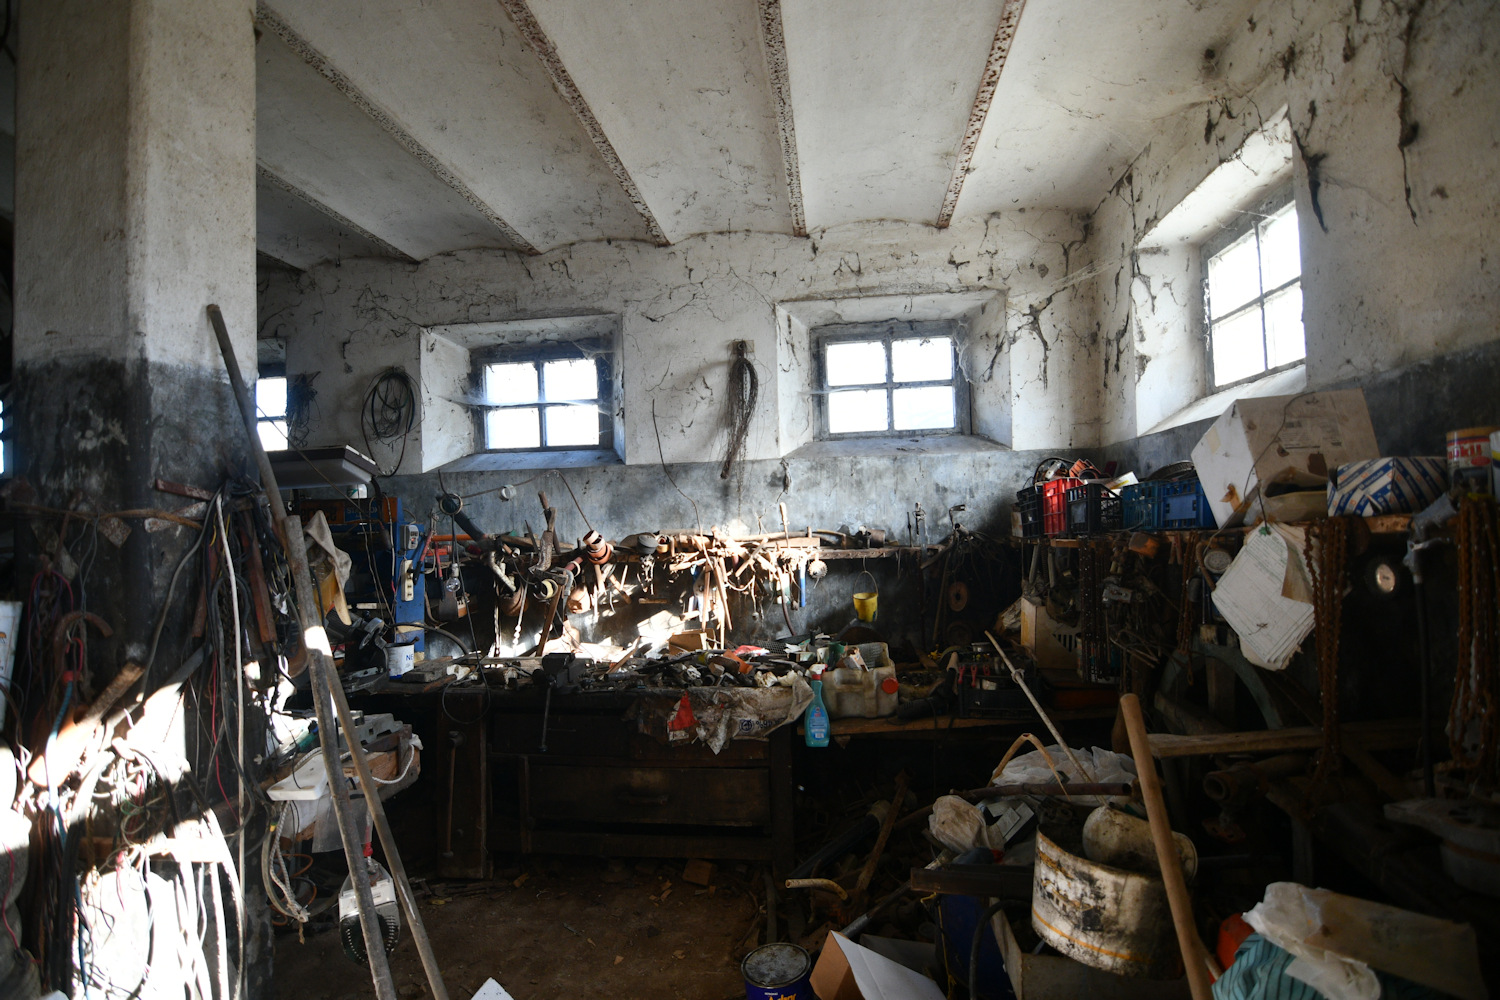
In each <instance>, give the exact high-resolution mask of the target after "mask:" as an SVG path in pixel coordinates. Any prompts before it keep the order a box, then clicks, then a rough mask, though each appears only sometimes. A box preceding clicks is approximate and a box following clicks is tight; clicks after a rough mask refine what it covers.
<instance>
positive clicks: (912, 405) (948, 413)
mask: <svg viewBox="0 0 1500 1000" xmlns="http://www.w3.org/2000/svg"><path fill="white" fill-rule="evenodd" d="M891 415H892V423H893V424H894V425H895V427H896V430H898V431H930V430H940V429H946V428H949V427H952V426H953V387H952V386H946V385H934V386H927V387H925V388H922V389H897V390H895V391H894V392H892V393H891Z"/></svg>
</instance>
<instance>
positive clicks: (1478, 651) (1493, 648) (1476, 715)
mask: <svg viewBox="0 0 1500 1000" xmlns="http://www.w3.org/2000/svg"><path fill="white" fill-rule="evenodd" d="M1496 509H1497V508H1496V503H1495V500H1494V498H1492V497H1480V496H1474V495H1470V496H1467V497H1465V498H1464V499H1463V501H1462V502H1461V503H1460V504H1459V508H1458V532H1457V537H1456V539H1455V542H1456V546H1457V549H1458V669H1457V672H1456V674H1455V676H1454V679H1453V702H1452V705H1451V707H1450V708H1449V711H1448V744H1449V748H1450V750H1451V751H1452V753H1453V760H1454V762H1455V763H1456V764H1458V766H1460V767H1461V768H1463V769H1464V771H1465V772H1466V774H1467V776H1468V779H1469V781H1470V782H1471V783H1476V784H1479V785H1482V786H1484V787H1486V788H1493V787H1494V786H1495V784H1496V782H1497V779H1500V739H1497V736H1500V704H1497V701H1496V692H1497V688H1500V683H1497V681H1500V607H1497V601H1500V545H1497V528H1496Z"/></svg>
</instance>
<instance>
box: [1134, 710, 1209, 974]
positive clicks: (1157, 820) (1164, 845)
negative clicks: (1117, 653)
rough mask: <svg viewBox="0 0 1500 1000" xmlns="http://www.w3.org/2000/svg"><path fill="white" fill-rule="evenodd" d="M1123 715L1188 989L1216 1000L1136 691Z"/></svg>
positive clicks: (1205, 954)
mask: <svg viewBox="0 0 1500 1000" xmlns="http://www.w3.org/2000/svg"><path fill="white" fill-rule="evenodd" d="M1120 714H1121V715H1122V716H1124V717H1125V731H1126V732H1127V733H1129V734H1130V755H1131V756H1132V757H1134V758H1135V772H1136V778H1137V780H1138V781H1139V782H1140V786H1141V798H1142V799H1143V800H1144V801H1145V803H1146V818H1147V819H1148V820H1149V821H1150V823H1151V840H1152V841H1153V842H1154V843H1155V844H1156V862H1157V864H1158V865H1159V866H1160V868H1161V880H1162V883H1163V884H1164V885H1165V886H1166V889H1167V903H1168V905H1170V906H1171V908H1172V923H1173V925H1174V926H1175V927H1176V928H1177V946H1178V947H1179V948H1181V949H1182V966H1183V969H1184V970H1186V972H1187V981H1188V988H1189V989H1190V990H1192V993H1193V1000H1213V993H1214V988H1213V981H1212V980H1211V979H1210V978H1209V975H1208V963H1207V961H1206V959H1207V953H1206V951H1205V949H1204V947H1203V940H1202V939H1201V938H1199V937H1198V929H1197V927H1195V926H1194V924H1193V901H1192V899H1191V898H1190V897H1189V896H1188V889H1187V879H1185V878H1183V875H1182V858H1181V857H1180V856H1179V855H1178V853H1177V844H1176V843H1175V842H1174V840H1173V838H1172V825H1171V824H1170V823H1168V822H1167V803H1166V800H1165V799H1163V798H1162V794H1161V781H1160V779H1158V778H1157V776H1156V759H1155V758H1153V757H1152V756H1151V741H1150V740H1149V739H1147V737H1146V719H1145V717H1144V716H1143V715H1141V701H1140V699H1139V698H1137V697H1136V696H1135V695H1133V694H1127V695H1122V696H1121V698H1120Z"/></svg>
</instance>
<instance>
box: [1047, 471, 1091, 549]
mask: <svg viewBox="0 0 1500 1000" xmlns="http://www.w3.org/2000/svg"><path fill="white" fill-rule="evenodd" d="M1082 485H1083V480H1082V479H1049V480H1047V482H1046V483H1044V484H1043V485H1042V532H1043V534H1045V535H1047V536H1048V537H1049V538H1051V537H1056V536H1057V535H1063V534H1066V533H1067V531H1068V490H1070V489H1072V488H1073V487H1074V486H1082Z"/></svg>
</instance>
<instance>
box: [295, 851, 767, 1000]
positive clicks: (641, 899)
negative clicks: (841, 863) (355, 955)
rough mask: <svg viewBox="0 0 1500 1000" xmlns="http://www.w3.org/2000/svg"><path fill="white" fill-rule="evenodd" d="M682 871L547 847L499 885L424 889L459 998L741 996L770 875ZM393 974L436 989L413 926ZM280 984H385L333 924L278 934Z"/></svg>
mask: <svg viewBox="0 0 1500 1000" xmlns="http://www.w3.org/2000/svg"><path fill="white" fill-rule="evenodd" d="M682 874H683V862H681V861H668V860H663V861H644V862H637V861H633V860H627V861H612V862H606V861H603V860H598V859H587V858H542V859H539V860H538V859H529V860H528V861H527V863H526V865H525V867H524V868H516V867H512V868H510V869H504V868H501V870H500V873H499V874H498V875H497V876H496V878H495V879H494V880H493V881H490V882H448V883H433V884H432V885H431V886H430V888H431V889H432V890H433V891H432V893H431V894H430V895H428V894H426V893H424V886H423V884H422V883H417V886H416V888H417V893H418V895H419V896H424V895H425V896H426V898H424V899H422V900H421V902H420V906H421V912H422V919H423V921H424V922H425V924H426V926H427V933H428V936H429V937H430V938H431V940H432V943H433V950H434V952H435V953H436V955H437V960H438V964H439V966H440V967H441V968H442V971H443V978H444V981H445V982H446V984H447V987H448V993H449V995H450V997H452V1000H469V998H470V997H472V996H473V995H474V992H475V991H476V990H478V989H479V987H480V985H481V984H482V983H483V982H484V981H485V979H487V978H494V979H495V981H496V982H498V983H499V984H500V985H501V986H504V987H505V988H506V989H507V990H509V991H510V993H511V995H512V996H513V997H515V1000H553V998H570V1000H571V998H576V997H587V996H615V997H645V996H650V997H653V998H682V1000H721V998H723V1000H728V998H736V1000H738V998H742V997H743V996H744V995H745V991H744V986H743V984H742V982H741V980H740V974H739V960H740V957H741V956H742V955H743V954H744V952H745V951H747V950H748V949H749V948H751V947H753V946H754V945H755V943H756V942H757V941H758V936H757V935H756V933H755V932H753V931H752V930H751V927H752V924H753V925H754V926H755V927H756V928H757V929H758V928H759V927H760V926H761V924H762V923H763V920H764V918H763V916H762V910H761V906H760V902H759V900H758V898H757V895H756V891H755V887H758V886H762V885H763V882H762V881H761V874H760V872H759V870H758V869H755V868H754V867H748V868H741V869H740V870H736V866H735V864H734V863H732V862H730V863H726V864H724V865H721V866H720V867H719V869H718V871H717V872H716V874H715V875H714V878H713V890H712V891H710V890H709V889H707V888H704V887H703V886H699V885H693V884H690V883H687V882H685V881H683V878H682ZM517 882H519V885H517V884H516V883H517ZM760 892H764V890H763V889H761V890H760ZM742 942H743V943H742ZM391 971H392V973H393V975H394V977H395V982H396V987H397V992H398V994H399V995H400V996H401V997H402V998H403V1000H417V998H420V997H424V996H429V995H430V993H429V991H428V990H427V988H426V980H425V977H424V976H423V974H422V966H421V962H420V960H419V959H418V957H417V953H416V949H415V947H413V945H412V941H411V933H410V931H409V930H408V929H403V930H402V934H401V943H400V944H399V945H398V946H397V948H396V951H395V953H394V955H393V956H392V958H391ZM275 984H276V997H277V1000H294V998H295V1000H355V998H364V997H373V996H374V995H375V993H374V989H373V987H372V986H371V984H370V977H369V973H368V972H366V971H365V970H364V969H363V968H362V967H360V966H356V965H354V964H353V963H351V962H350V961H349V960H348V959H347V958H346V957H344V954H343V949H342V947H341V946H340V944H339V940H338V934H337V933H336V932H335V931H332V930H329V931H325V932H323V933H319V934H309V935H308V936H307V940H306V943H304V944H299V943H298V942H297V936H296V935H295V934H283V935H282V936H281V937H280V938H278V940H277V946H276V967H275Z"/></svg>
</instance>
